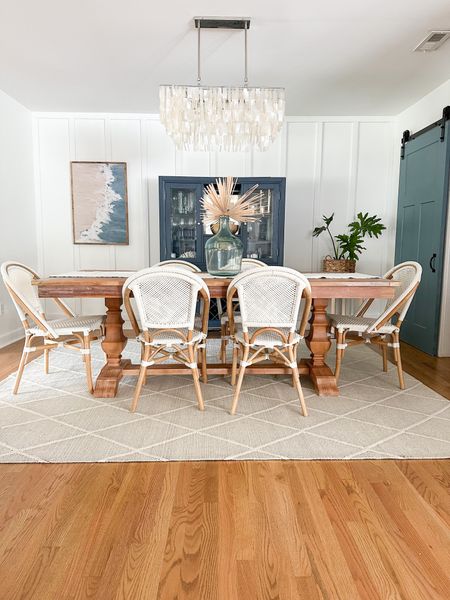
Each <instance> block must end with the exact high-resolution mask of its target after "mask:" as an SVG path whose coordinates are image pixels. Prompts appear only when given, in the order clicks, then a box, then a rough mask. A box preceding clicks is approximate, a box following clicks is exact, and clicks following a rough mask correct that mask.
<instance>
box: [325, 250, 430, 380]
mask: <svg viewBox="0 0 450 600" xmlns="http://www.w3.org/2000/svg"><path fill="white" fill-rule="evenodd" d="M421 276H422V267H421V266H420V265H419V263H417V262H412V261H411V262H404V263H401V264H399V265H396V266H395V267H393V268H392V269H390V270H389V271H388V272H387V273H386V274H385V276H384V277H385V278H386V279H395V280H397V281H399V282H400V285H399V286H398V287H396V288H395V296H394V298H392V299H389V300H388V301H387V303H386V306H385V309H384V310H383V312H382V313H381V315H380V316H378V317H376V318H370V317H366V316H364V315H365V314H366V312H367V309H368V308H369V306H371V304H372V302H373V299H369V300H367V301H366V302H364V303H363V304H362V305H361V307H360V308H359V309H358V311H357V312H356V313H355V314H354V315H333V314H330V315H328V318H329V320H330V324H331V326H332V327H333V328H334V330H335V335H336V369H335V377H336V381H338V380H339V375H340V372H341V364H342V358H343V356H344V352H345V350H346V348H347V347H349V346H355V345H357V344H362V343H371V344H378V345H379V346H381V349H382V353H383V371H387V350H388V348H389V347H391V348H392V349H393V350H394V358H395V362H396V364H397V371H398V380H399V384H400V389H402V390H404V389H405V382H404V378H403V370H402V359H401V353H400V328H401V325H402V322H403V321H404V319H405V316H406V313H407V312H408V309H409V307H410V305H411V302H412V300H413V298H414V294H415V292H416V289H417V287H418V286H419V283H420V279H421ZM394 317H395V318H396V320H395V321H394V322H393V319H394ZM351 333H356V334H357V336H356V337H354V338H352V339H349V340H347V335H348V334H351Z"/></svg>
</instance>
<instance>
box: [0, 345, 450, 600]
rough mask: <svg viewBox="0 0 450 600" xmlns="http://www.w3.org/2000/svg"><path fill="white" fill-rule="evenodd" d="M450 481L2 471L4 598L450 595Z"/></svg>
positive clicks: (219, 470)
mask: <svg viewBox="0 0 450 600" xmlns="http://www.w3.org/2000/svg"><path fill="white" fill-rule="evenodd" d="M408 352H409V350H408V349H405V350H404V352H403V357H404V362H405V367H406V364H407V363H408V358H407V356H408ZM19 353H20V344H16V345H15V346H10V347H9V348H8V349H3V350H0V377H1V376H3V377H4V376H6V375H7V374H8V373H9V372H12V371H13V370H14V369H15V367H16V365H17V361H18V357H19ZM410 356H411V365H412V361H413V360H415V357H414V354H413V353H411V354H410ZM428 358H431V357H428ZM428 358H427V357H426V355H423V356H420V355H419V356H418V361H417V362H416V363H414V364H417V367H415V372H413V373H412V375H414V376H416V377H418V378H419V379H421V374H422V372H423V373H425V372H426V373H425V375H424V376H425V377H427V378H428V381H424V382H425V383H427V385H430V387H433V386H432V385H431V383H430V382H433V383H434V385H436V386H439V388H440V389H439V390H438V391H440V393H442V394H443V395H445V394H444V391H446V390H448V385H449V380H448V377H447V379H446V372H447V368H448V366H447V364H446V363H445V360H446V359H444V363H441V362H440V361H441V360H442V359H433V360H434V361H437V362H436V363H435V369H434V371H433V363H432V362H430V361H428ZM420 361H423V362H420ZM436 365H437V366H436ZM439 365H442V366H439ZM413 366H414V365H413ZM409 372H410V371H409ZM446 386H447V387H446ZM435 389H436V388H435ZM447 397H450V396H447ZM449 487H450V464H449V461H443V460H432V461H407V460H404V461H393V460H392V461H384V460H383V461H314V462H302V461H298V462H295V461H272V462H228V463H227V462H190V463H173V462H171V463H125V464H61V465H59V464H53V465H45V464H42V465H26V464H16V465H0V598H1V600H15V599H27V600H28V599H37V600H66V599H67V600H69V599H70V600H72V599H79V598H86V599H87V598H94V599H99V600H113V599H132V600H134V599H139V600H140V599H143V600H153V599H167V600H169V599H170V600H175V599H177V600H181V599H195V600H235V599H236V600H237V599H239V600H260V599H261V600H263V599H264V600H266V599H267V600H272V599H273V600H275V599H278V600H285V599H289V600H291V599H292V600H294V599H295V600H297V599H299V600H301V599H305V600H316V599H320V600H328V599H339V600H359V599H364V600H378V599H379V600H391V599H393V600H397V599H398V600H416V599H417V600H422V599H423V600H434V599H439V600H448V598H449V592H448V590H449V589H450V580H449V577H448V573H450V553H449V551H448V550H449V548H450V534H449V531H450V528H449V523H450V496H449V494H448V491H449Z"/></svg>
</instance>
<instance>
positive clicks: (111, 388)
mask: <svg viewBox="0 0 450 600" xmlns="http://www.w3.org/2000/svg"><path fill="white" fill-rule="evenodd" d="M105 305H106V321H105V339H104V340H103V342H102V348H103V351H104V352H105V354H106V364H105V366H104V367H103V368H102V370H101V371H100V373H99V375H98V377H97V381H96V383H95V389H94V396H96V397H97V398H114V396H115V395H116V394H117V387H118V385H119V381H120V379H121V378H122V370H123V368H124V367H125V366H126V365H128V364H130V362H131V361H130V360H128V359H127V360H124V359H122V352H123V350H124V348H125V346H126V344H127V338H126V337H125V335H124V333H123V323H124V320H123V319H122V311H121V305H122V298H105Z"/></svg>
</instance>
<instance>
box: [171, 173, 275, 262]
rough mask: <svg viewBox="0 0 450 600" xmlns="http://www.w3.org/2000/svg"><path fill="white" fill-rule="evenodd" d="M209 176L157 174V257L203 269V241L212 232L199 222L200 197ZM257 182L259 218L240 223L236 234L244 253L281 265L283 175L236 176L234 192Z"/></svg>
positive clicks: (209, 180)
mask: <svg viewBox="0 0 450 600" xmlns="http://www.w3.org/2000/svg"><path fill="white" fill-rule="evenodd" d="M215 179H216V178H213V177H160V178H159V215H160V240H161V243H160V248H161V253H160V254H161V260H168V259H170V258H180V259H183V260H188V261H190V262H192V263H194V264H195V265H197V266H198V267H200V268H201V269H202V270H206V264H205V242H206V240H207V239H208V237H210V236H211V235H212V231H211V229H210V227H206V226H205V225H203V223H202V218H201V205H200V199H201V197H202V196H203V191H204V187H205V186H206V185H208V184H209V183H214V182H215ZM254 184H258V188H257V190H256V192H255V193H256V194H257V195H258V198H259V207H260V214H261V218H260V219H259V220H258V221H257V222H255V223H244V224H242V225H241V226H240V228H239V232H238V234H237V235H239V237H240V238H241V239H242V242H243V244H244V256H246V257H248V258H259V259H260V260H262V261H264V262H265V263H267V264H268V265H282V264H283V259H284V256H283V250H284V206H285V188H286V180H285V178H284V177H267V178H255V177H240V178H238V180H237V182H236V194H237V195H240V194H242V193H243V192H245V191H246V190H248V189H249V188H250V187H251V186H252V185H254Z"/></svg>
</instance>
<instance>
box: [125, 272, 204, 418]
mask: <svg viewBox="0 0 450 600" xmlns="http://www.w3.org/2000/svg"><path fill="white" fill-rule="evenodd" d="M131 293H132V294H133V296H134V300H135V303H136V306H137V312H138V315H139V320H140V323H141V325H140V326H139V324H138V321H137V319H136V315H135V314H134V311H133V308H132V305H131V300H130V296H131ZM123 296H124V304H125V308H126V310H127V313H128V316H129V318H130V321H131V325H132V327H133V330H134V332H135V334H136V336H137V338H138V340H139V341H140V342H141V344H142V357H141V368H140V372H139V378H138V381H137V384H136V390H135V393H134V398H133V402H132V404H131V409H130V410H131V411H132V412H134V411H135V410H136V407H137V404H138V400H139V395H140V393H141V389H142V385H143V384H144V382H145V380H146V376H147V373H148V371H147V368H148V367H151V366H153V365H158V364H159V363H163V362H165V361H167V360H169V359H173V360H174V361H176V362H178V363H181V364H182V365H184V366H185V367H189V368H190V369H191V371H192V376H193V379H194V387H195V393H196V396H197V401H198V406H199V408H200V410H203V409H204V405H203V398H202V391H201V388H200V382H199V372H198V367H197V351H198V348H199V346H203V345H204V343H205V339H206V335H207V330H208V315H209V290H208V287H207V285H206V284H205V282H204V281H203V280H202V279H201V277H199V276H198V275H195V274H194V273H189V272H188V271H187V270H186V271H185V270H182V269H179V268H177V267H175V268H174V267H170V268H169V267H167V268H158V269H155V268H150V269H144V270H142V271H139V272H138V273H135V274H134V275H132V276H131V277H129V278H128V279H127V280H126V282H125V283H124V286H123ZM199 297H200V298H201V300H202V306H203V310H202V313H203V314H202V326H201V329H196V328H195V312H196V306H197V301H198V299H199ZM202 356H204V357H205V361H204V362H203V363H202V369H205V368H206V353H205V352H203V353H202Z"/></svg>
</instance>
